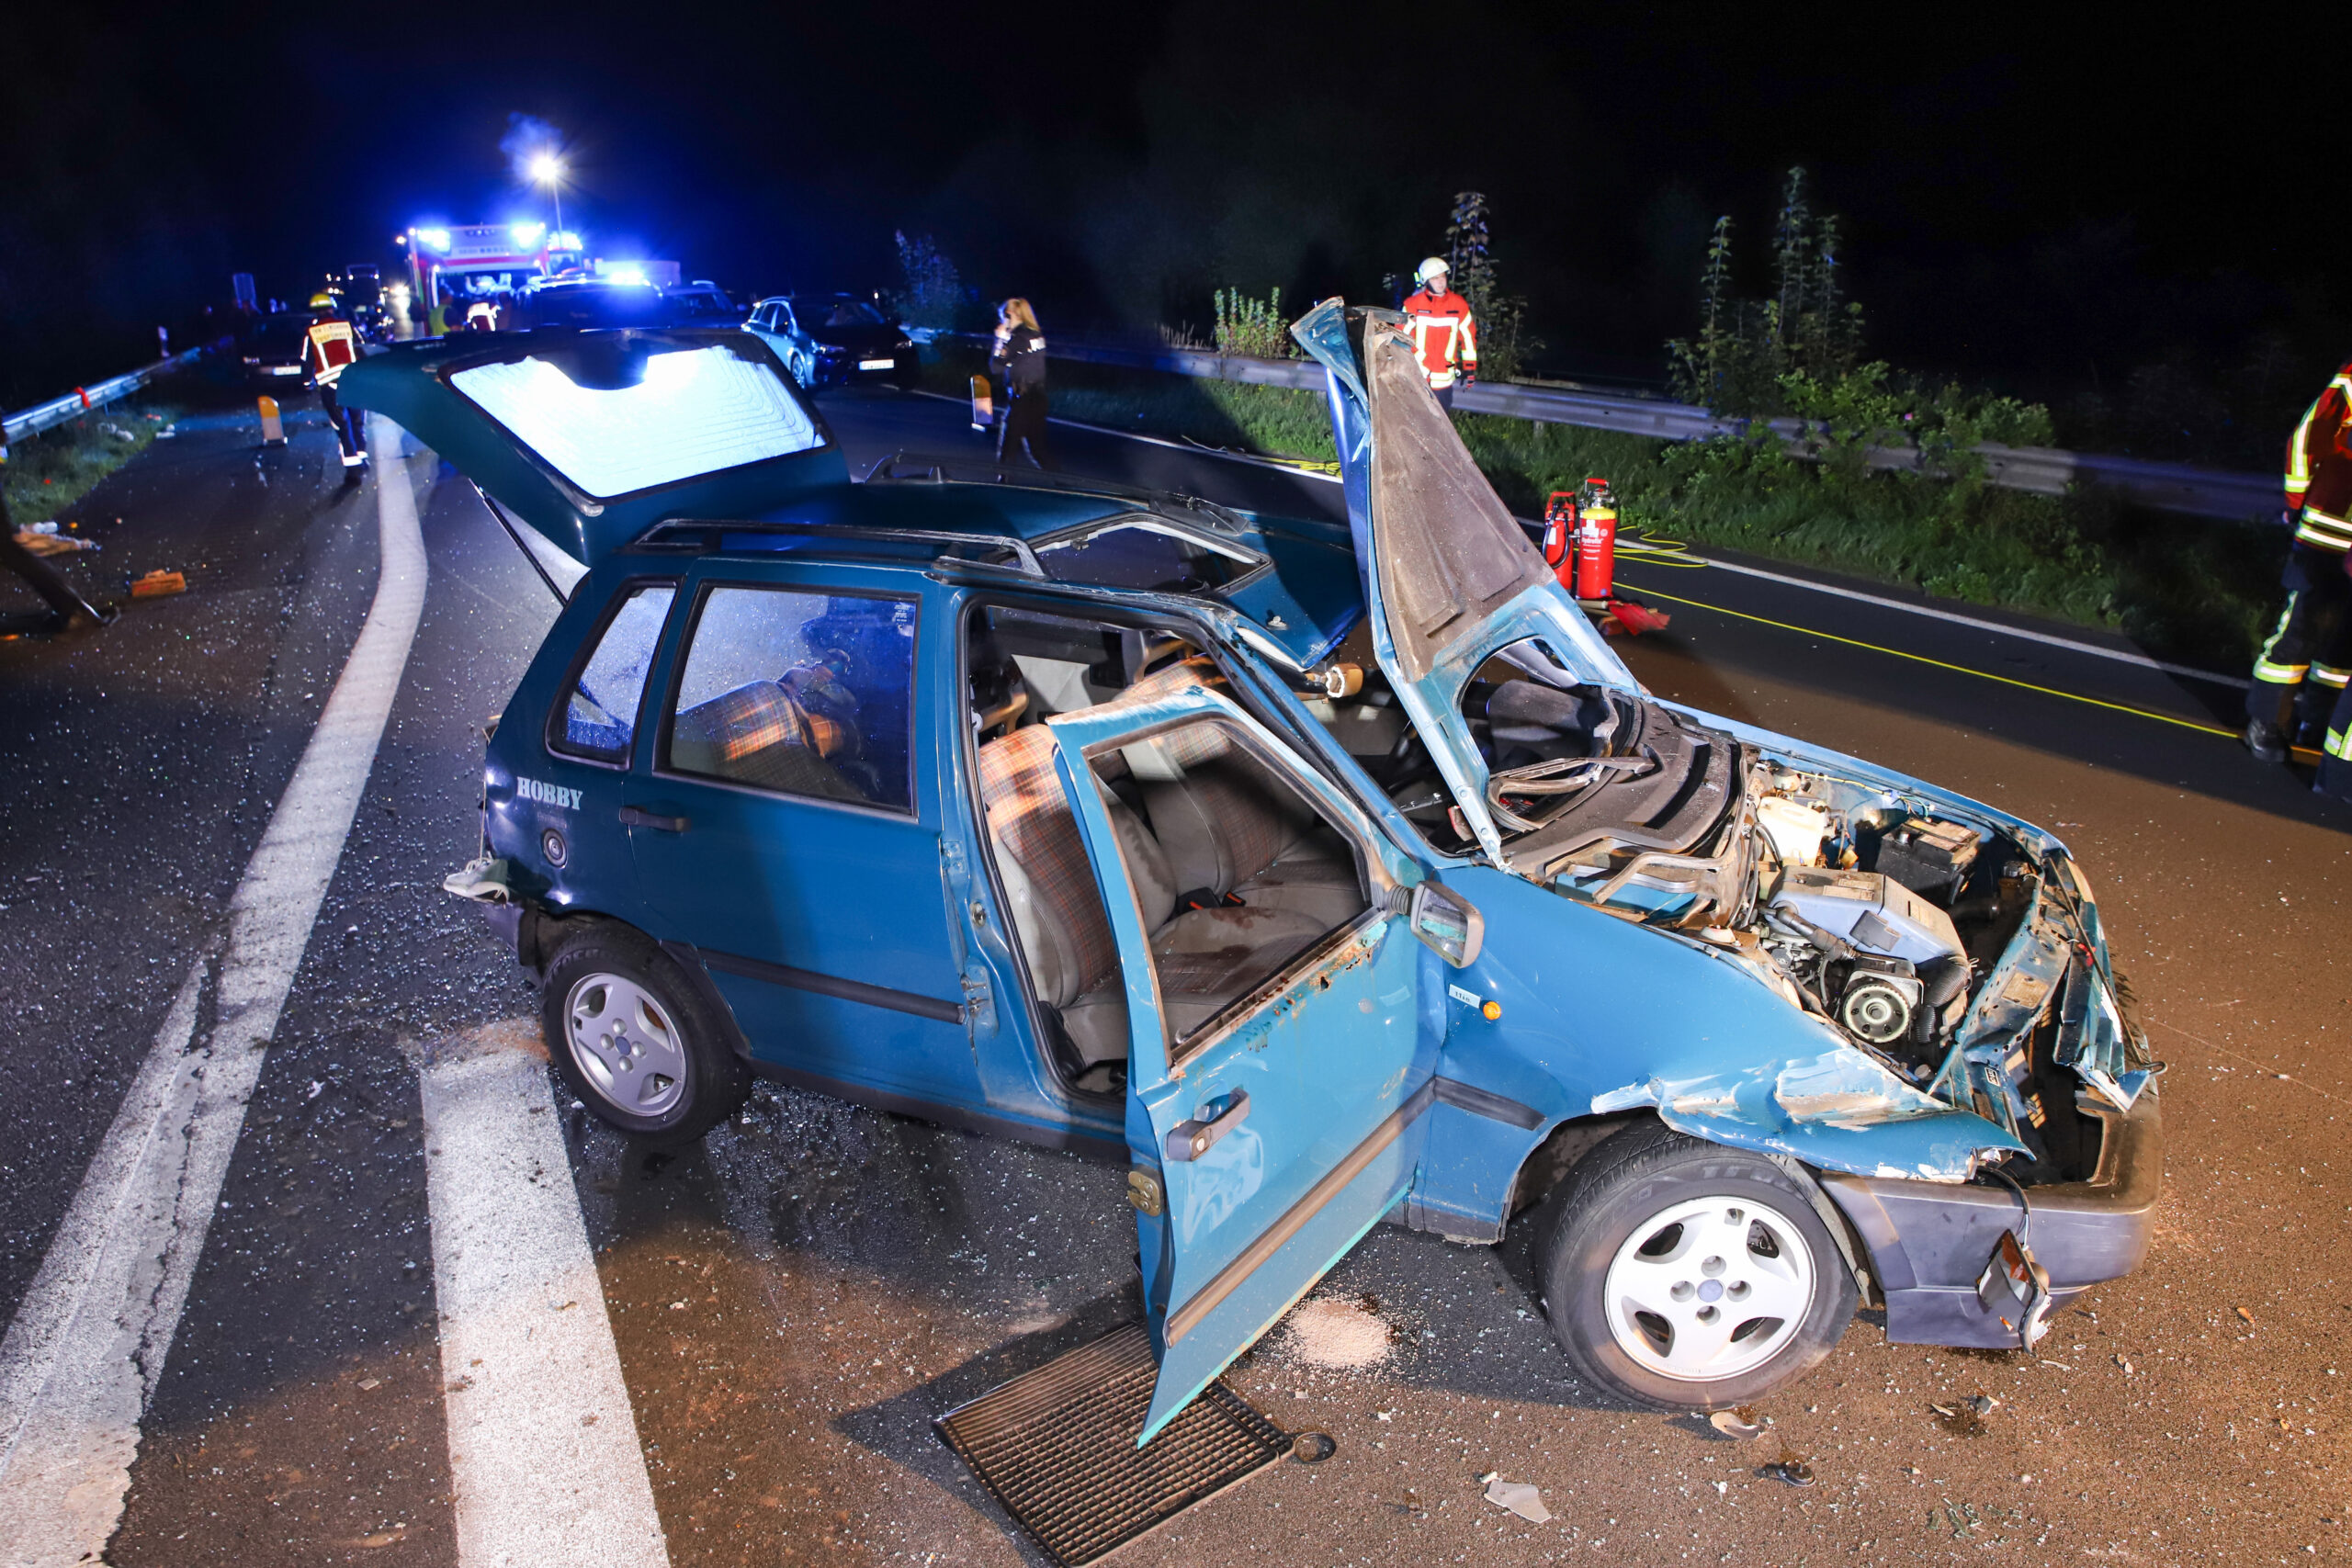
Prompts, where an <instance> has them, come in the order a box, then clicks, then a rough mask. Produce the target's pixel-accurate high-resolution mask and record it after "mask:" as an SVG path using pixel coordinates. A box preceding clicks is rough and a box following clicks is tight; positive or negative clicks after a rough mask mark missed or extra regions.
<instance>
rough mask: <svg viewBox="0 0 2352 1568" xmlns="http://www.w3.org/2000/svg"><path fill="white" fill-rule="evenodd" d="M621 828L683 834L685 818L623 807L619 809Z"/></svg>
mask: <svg viewBox="0 0 2352 1568" xmlns="http://www.w3.org/2000/svg"><path fill="white" fill-rule="evenodd" d="M621 826H622V827H624V828H652V829H658V830H660V831H662V832H664V833H683V832H684V831H685V830H686V818H684V817H669V816H664V815H663V814H662V813H661V812H659V811H648V810H647V809H646V808H645V807H642V806H624V807H621Z"/></svg>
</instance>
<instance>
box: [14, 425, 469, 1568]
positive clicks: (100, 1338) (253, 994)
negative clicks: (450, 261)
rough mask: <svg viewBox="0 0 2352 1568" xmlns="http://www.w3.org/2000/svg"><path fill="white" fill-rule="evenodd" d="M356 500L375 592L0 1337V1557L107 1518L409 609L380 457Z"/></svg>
mask: <svg viewBox="0 0 2352 1568" xmlns="http://www.w3.org/2000/svg"><path fill="white" fill-rule="evenodd" d="M399 437H400V431H399V429H398V427H397V426H395V425H393V424H392V423H390V421H388V420H384V419H382V418H380V417H379V418H378V419H376V420H375V421H374V423H373V425H372V427H371V430H370V438H371V441H372V442H373V445H374V449H375V450H377V451H379V452H390V451H394V450H397V447H396V446H395V445H394V443H396V442H397V441H398V439H399ZM376 499H377V526H378V533H379V539H380V543H381V551H382V562H383V564H382V568H381V572H380V575H379V580H378V582H377V585H376V598H375V602H374V603H373V604H371V605H370V606H369V607H368V622H367V625H366V626H364V627H362V628H361V630H360V633H359V638H358V640H357V641H356V643H354V644H353V645H352V649H351V657H350V658H349V659H348V660H345V663H344V667H343V673H342V675H341V676H340V677H339V678H338V679H337V680H336V682H335V684H334V691H333V692H332V693H331V694H329V695H328V697H327V704H326V708H325V711H324V712H322V714H321V715H320V716H319V723H318V728H316V729H315V730H314V731H312V733H311V739H310V743H309V745H307V746H306V747H304V748H303V750H302V757H301V760H300V761H299V762H298V763H296V764H295V768H294V776H293V777H292V779H290V780H289V781H288V784H287V786H286V793H285V794H284V795H282V796H280V797H279V799H278V802H277V810H276V811H275V812H273V813H272V814H271V816H270V819H269V826H268V828H267V829H265V830H264V832H263V834H262V839H261V843H260V844H259V845H258V846H257V847H256V848H255V849H254V854H253V859H252V860H250V861H249V862H247V863H246V865H245V874H244V876H243V879H242V880H241V881H240V882H239V883H238V884H237V891H236V893H235V895H234V896H233V897H232V899H231V900H230V906H229V936H228V942H227V945H226V947H225V948H224V949H223V951H222V953H221V958H220V977H219V980H218V982H217V985H216V987H215V989H216V996H217V998H218V1008H217V1014H216V1018H215V1021H214V1023H213V1026H212V1028H211V1030H210V1031H209V1032H208V1033H207V1034H206V1035H205V1036H204V1037H203V1038H202V1040H200V1041H194V1040H193V1039H192V1034H193V1027H194V1024H195V1022H196V1014H197V999H198V995H199V992H200V986H201V977H202V970H203V964H202V963H201V962H200V961H199V963H198V965H197V968H196V970H195V971H193V972H191V974H190V975H189V977H188V981H187V984H186V985H184V986H183V987H182V988H181V991H180V998H179V1000H178V1001H177V1002H175V1004H174V1006H173V1010H172V1013H171V1014H170V1016H169V1017H167V1018H166V1019H165V1021H164V1027H163V1029H162V1030H160V1031H159V1032H157V1034H156V1036H155V1041H154V1043H153V1045H152V1046H151V1047H150V1048H149V1053H148V1059H147V1061H146V1063H145V1065H144V1066H141V1069H140V1073H139V1077H138V1080H137V1082H136V1084H134V1086H133V1088H132V1090H131V1094H130V1098H128V1099H127V1100H125V1102H124V1105H123V1109H122V1110H121V1111H119V1113H118V1114H117V1116H116V1118H115V1121H114V1122H113V1124H112V1125H111V1126H110V1127H108V1128H107V1136H106V1140H105V1142H104V1143H102V1144H101V1145H99V1151H98V1155H97V1157H96V1158H95V1159H94V1160H92V1162H91V1165H90V1170H89V1173H88V1174H86V1175H85V1177H84V1179H83V1185H82V1188H81V1189H80V1190H77V1191H76V1193H75V1194H74V1202H73V1204H72V1205H71V1206H70V1207H69V1209H68V1210H67V1213H66V1216H65V1219H64V1220H63V1221H62V1223H61V1224H60V1225H59V1228H58V1233H57V1235H56V1237H55V1238H54V1239H53V1240H52V1241H51V1244H50V1250H49V1255H48V1256H47V1257H46V1258H44V1259H43V1260H42V1263H41V1269H40V1274H39V1275H38V1276H36V1278H35V1281H34V1289H33V1290H32V1291H31V1292H28V1294H27V1296H26V1298H25V1300H24V1302H23V1303H21V1304H20V1305H19V1307H18V1310H17V1318H16V1321H15V1322H14V1323H12V1324H11V1325H9V1329H8V1334H7V1338H6V1342H5V1345H0V1435H5V1437H6V1443H7V1447H6V1450H5V1451H4V1452H0V1562H6V1563H8V1564H10V1565H12V1568H16V1565H24V1568H50V1565H51V1564H58V1565H61V1568H62V1565H65V1564H72V1563H76V1562H84V1561H85V1560H91V1561H95V1560H96V1558H97V1556H98V1554H99V1553H100V1552H102V1551H104V1550H105V1548H106V1544H107V1540H108V1538H110V1537H111V1536H112V1535H113V1533H114V1529H115V1527H116V1525H117V1524H119V1522H120V1520H121V1517H122V1504H123V1495H124V1493H125V1492H126V1491H127V1490H128V1489H129V1487H130V1462H131V1460H132V1459H133V1458H134V1457H135V1456H136V1454H137V1452H138V1449H139V1424H140V1421H141V1417H142V1416H144V1415H145V1413H146V1407H147V1403H148V1401H149V1400H150V1399H151V1398H153V1394H154V1391H155V1387H156V1385H157V1383H158V1382H160V1381H161V1379H162V1376H163V1371H164V1358H165V1357H166V1356H167V1355H168V1354H169V1352H170V1350H171V1347H172V1337H173V1335H174V1334H175V1332H176V1331H177V1329H178V1327H179V1321H180V1310H181V1308H182V1307H183V1306H184V1305H185V1304H186V1303H187V1290H188V1283H189V1281H190V1280H192V1279H193V1278H194V1276H195V1272H196V1260H197V1258H198V1254H200V1253H201V1252H202V1251H203V1249H204V1238H205V1235H206V1232H207V1231H208V1230H209V1229H210V1227H211V1224H212V1212H213V1208H214V1206H215V1205H216V1204H217V1203H218V1202H219V1201H220V1187H221V1183H222V1182H223V1181H224V1180H225V1179H227V1176H228V1172H229V1159H230V1156H231V1155H232V1154H233V1153H234V1152H235V1149H236V1145H237V1135H238V1134H239V1132H240V1131H241V1130H242V1129H243V1126H244V1120H245V1101H246V1100H248V1099H249V1098H250V1097H251V1096H252V1094H253V1091H254V1084H255V1082H257V1081H258V1080H259V1078H260V1077H261V1067H262V1061H263V1059H264V1057H265V1056H266V1054H267V1051H268V1046H269V1040H270V1036H271V1034H273V1033H274V1032H276V1031H277V1018H278V1013H279V1010H281V1009H282V1008H283V1007H284V1006H285V1003H286V995H287V992H288V989H290V988H291V987H292V986H293V983H294V971H295V969H296V967H297V966H298V965H299V964H300V963H301V960H302V950H303V948H304V947H305V946H306V945H307V944H308V942H309V941H310V934H311V925H312V924H313V923H314V922H315V921H316V920H317V919H318V912H319V903H320V900H321V899H322V898H323V897H325V896H326V890H327V883H328V882H329V880H330V879H332V878H333V876H334V868H335V863H336V862H337V861H338V860H340V859H341V858H342V856H343V845H344V840H345V838H347V837H348V836H349V834H350V831H351V820H352V817H353V815H354V814H355V813H356V811H357V810H358V809H359V797H360V795H361V794H362V792H363V791H364V790H365V789H366V788H367V784H368V773H369V772H370V770H372V769H373V767H374V766H375V761H376V747H377V744H378V742H379V740H380V739H382V737H383V733H384V724H385V721H386V720H387V719H388V718H389V717H390V714H391V707H392V699H393V697H394V696H395V695H396V694H398V693H399V691H400V683H401V671H402V670H403V669H404V668H405V667H406V665H407V663H408V653H409V646H410V644H411V643H412V642H413V641H414V640H415V637H416V626H417V620H418V617H419V616H420V615H422V613H423V611H424V577H425V562H424V535H423V533H422V532H421V530H420V529H419V527H418V525H417V517H416V495H415V491H413V488H412V480H411V477H410V475H409V472H408V469H407V468H406V466H405V465H404V464H400V463H396V462H387V463H386V465H385V468H384V471H383V472H382V473H381V474H380V475H379V479H378V483H377V489H376ZM191 1047H192V1048H191ZM44 1282H46V1284H45V1285H44Z"/></svg>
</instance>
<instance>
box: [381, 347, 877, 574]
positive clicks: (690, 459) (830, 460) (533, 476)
mask: <svg viewBox="0 0 2352 1568" xmlns="http://www.w3.org/2000/svg"><path fill="white" fill-rule="evenodd" d="M337 390H338V391H339V393H340V394H341V396H342V399H343V400H344V401H345V402H346V403H349V404H351V405H352V406H353V407H355V408H364V409H370V410H373V411H374V412H378V413H381V414H383V415H385V416H387V417H388V418H390V419H391V420H393V421H394V422H396V423H399V424H400V425H401V426H402V427H403V428H404V429H406V430H408V431H409V432H410V433H411V434H413V435H415V436H416V438H417V439H418V440H420V441H422V442H424V444H425V445H426V446H430V447H432V448H433V450H434V451H435V452H437V453H439V454H440V455H441V456H442V457H444V458H446V459H447V461H448V463H449V464H450V466H451V467H453V468H456V469H457V470H458V472H459V473H460V474H463V475H464V476H465V477H466V478H467V479H471V480H472V481H473V482H474V483H475V484H477V485H479V486H481V490H482V491H483V493H484V494H486V495H488V496H489V497H490V498H491V499H492V500H493V501H495V502H498V503H499V504H500V505H502V506H503V507H505V508H506V509H507V510H508V511H510V512H512V513H515V515H516V516H517V517H519V518H521V519H522V521H523V522H524V523H525V524H526V525H529V526H530V528H532V529H533V530H534V531H535V532H537V534H538V535H540V536H542V537H543V538H544V539H546V540H547V541H548V543H549V544H551V545H553V546H554V547H556V548H557V549H559V550H560V551H561V552H563V554H564V555H565V556H567V557H569V558H571V559H572V560H575V561H577V562H579V563H580V564H581V565H582V566H583V567H593V566H594V565H595V564H596V563H597V562H599V561H601V560H603V559H604V558H605V557H607V556H609V555H611V554H612V553H613V552H615V551H616V550H620V549H625V548H627V547H628V546H629V545H631V544H634V543H635V542H636V541H637V540H639V538H641V537H643V536H645V534H646V533H647V532H648V531H650V529H652V528H653V527H654V526H655V525H658V524H661V523H663V522H666V521H670V520H672V519H675V518H685V517H742V518H752V517H761V516H764V515H766V514H767V513H771V512H773V511H775V509H776V508H778V507H780V506H783V505H785V504H786V503H787V502H791V501H792V500H794V499H795V498H797V497H799V496H803V495H806V494H807V493H808V492H809V491H813V490H820V489H824V488H828V487H831V486H845V485H847V484H848V483H849V468H848V465H847V464H846V463H845V462H844V461H843V460H842V454H841V448H840V446H838V445H837V444H836V443H835V442H834V440H833V437H832V433H831V431H829V430H828V429H827V428H826V427H825V423H824V420H823V418H822V417H821V416H820V415H819V413H818V412H817V411H816V409H815V407H814V406H813V405H811V404H810V403H809V400H808V399H807V398H806V397H805V396H804V395H803V394H802V393H801V391H800V389H799V388H798V387H797V386H795V385H794V384H793V381H792V378H791V377H790V376H788V375H786V373H785V369H784V367H783V366H782V365H781V364H780V363H778V361H777V360H776V357H775V354H774V353H773V352H772V351H771V350H770V349H769V348H768V346H767V344H764V343H763V342H761V341H760V339H759V338H757V337H756V336H754V335H752V333H745V332H731V331H728V332H719V331H712V332H699V331H669V330H645V331H639V330H633V329H632V330H624V331H616V332H570V331H549V332H535V333H494V334H490V335H487V336H476V335H471V334H469V335H467V336H463V337H458V338H448V339H443V340H441V341H439V342H436V343H433V344H423V345H417V346H403V347H399V348H394V349H391V350H390V351H389V352H387V353H383V354H379V355H370V356H369V357H368V358H367V359H364V360H362V361H361V362H360V363H358V364H356V365H355V366H353V367H351V368H350V369H349V370H346V371H345V372H344V376H343V379H342V382H341V384H340V386H339V387H338V389H337Z"/></svg>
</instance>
